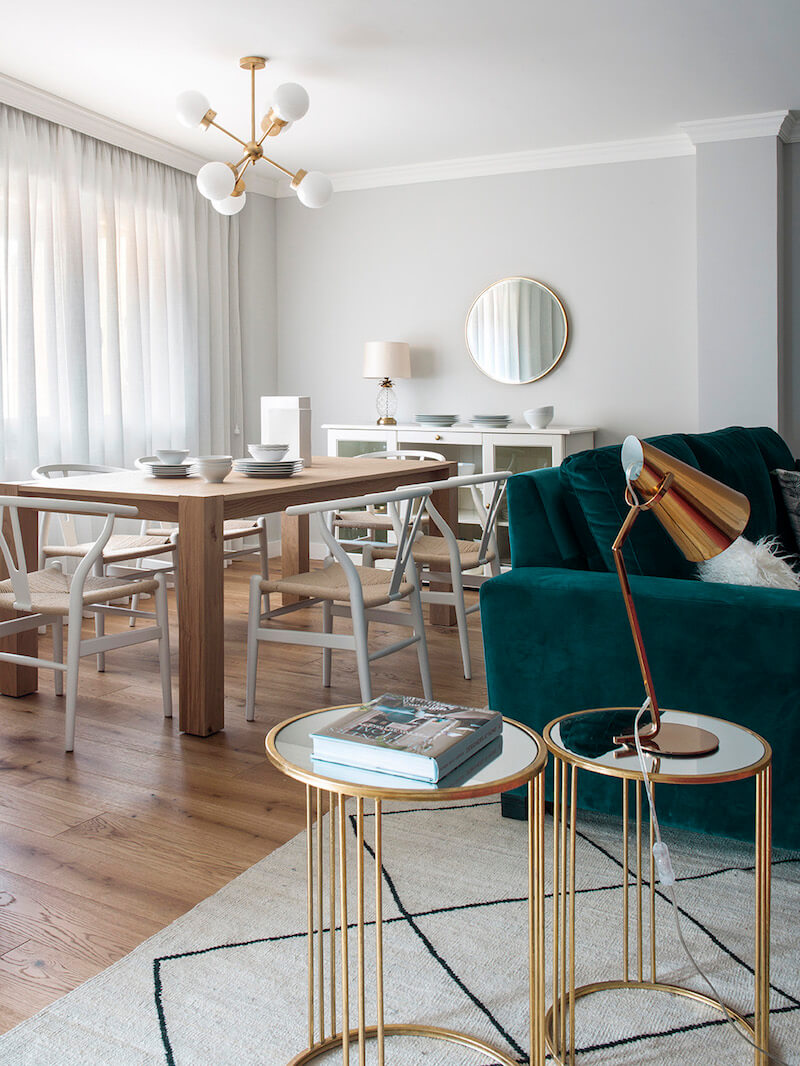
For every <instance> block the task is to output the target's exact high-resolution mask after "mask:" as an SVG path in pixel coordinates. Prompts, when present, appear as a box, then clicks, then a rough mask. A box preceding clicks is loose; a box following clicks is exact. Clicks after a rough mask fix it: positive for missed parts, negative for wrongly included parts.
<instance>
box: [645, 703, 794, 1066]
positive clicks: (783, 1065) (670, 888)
mask: <svg viewBox="0 0 800 1066" xmlns="http://www.w3.org/2000/svg"><path fill="white" fill-rule="evenodd" d="M649 707H650V697H649V696H648V697H647V699H646V700H645V701H644V703H643V704H642V706H641V707H640V708H639V713H638V714H637V715H636V719H635V721H634V723H633V734H634V739H635V741H636V754H637V756H638V757H639V767H640V769H641V771H642V780H643V781H644V790H645V794H646V796H647V805H648V807H649V808H650V815H651V817H652V819H653V830H654V833H655V839H656V842H655V844H654V845H653V858H654V859H655V864H656V870H657V871H658V880H659V881H660V883H661V884H662V885H663V886H664V888H665V890H666V892H667V895H668V896H669V899H670V901H671V903H672V912H673V915H674V917H675V930H676V932H677V934H678V940H679V941H680V945H681V947H682V948H683V950H684V953H685V954H686V957H687V958H688V960H689V962H690V963H691V964H692V966H693V967H694V970H695V972H696V973H697V975H698V977H700V979H701V980H702V981H704V982H705V984H706V985H707V986H708V988H709V989H710V990H711V995H712V997H713V999H715V1000H716V1001H717V1004H718V1005H719V1008H720V1010H721V1011H722V1013H723V1015H724V1017H725V1021H726V1022H728V1024H729V1025H730V1026H731V1028H732V1029H733V1031H734V1032H735V1033H736V1035H737V1036H738V1037H740V1038H741V1039H742V1040H744V1042H745V1043H746V1044H749V1045H750V1047H752V1048H754V1049H755V1050H756V1051H759V1052H761V1054H762V1055H766V1056H767V1058H768V1059H769V1061H770V1062H774V1063H775V1064H776V1066H793V1064H792V1063H789V1062H787V1061H786V1060H785V1059H781V1058H778V1056H777V1055H773V1054H772V1053H771V1052H770V1051H769V1049H768V1048H762V1047H760V1046H759V1045H758V1044H757V1043H756V1042H755V1040H752V1039H751V1038H750V1037H749V1036H748V1035H747V1033H745V1032H744V1031H743V1030H742V1029H741V1027H740V1025H739V1023H738V1021H737V1019H736V1016H735V1015H734V1014H733V1013H732V1012H731V1010H730V1008H729V1007H727V1006H726V1005H725V1003H724V1002H723V1000H722V997H721V996H720V994H719V992H718V991H717V990H716V988H715V987H714V984H713V982H712V981H711V978H710V977H708V976H707V974H706V973H705V972H704V971H703V969H702V968H701V966H700V964H699V963H698V961H697V959H695V957H694V955H693V954H692V953H691V951H690V950H689V946H688V944H687V943H686V941H685V940H684V937H683V930H682V929H681V918H680V911H679V910H678V901H677V898H676V896H675V873H674V871H673V869H672V860H671V859H670V855H669V848H668V847H667V845H666V844H665V843H664V842H663V841H662V839H661V827H660V826H659V824H658V814H657V812H656V805H655V800H654V799H653V792H652V789H651V786H650V778H649V776H648V774H647V765H646V764H645V758H644V750H643V749H642V742H641V740H640V738H639V719H640V718H641V717H642V715H643V714H644V712H645V711H646V710H648V709H649ZM626 831H627V828H626ZM767 1009H769V1004H768V1005H767ZM794 1066H797V1064H794Z"/></svg>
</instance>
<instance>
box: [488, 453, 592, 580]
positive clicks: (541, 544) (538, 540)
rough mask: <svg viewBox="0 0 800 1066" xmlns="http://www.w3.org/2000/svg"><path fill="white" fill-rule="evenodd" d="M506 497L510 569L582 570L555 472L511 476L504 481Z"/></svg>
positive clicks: (582, 562)
mask: <svg viewBox="0 0 800 1066" xmlns="http://www.w3.org/2000/svg"><path fill="white" fill-rule="evenodd" d="M506 494H507V495H506V498H507V500H508V519H509V522H508V533H509V539H510V541H511V565H512V567H514V566H555V567H567V568H568V569H572V570H585V569H586V567H587V563H586V556H585V555H584V553H583V550H582V548H581V545H580V543H579V541H578V539H577V538H576V536H575V532H574V528H573V524H572V522H571V521H570V515H569V514H568V513H567V510H566V508H565V504H564V493H563V491H562V489H561V484H560V481H559V476H558V469H557V468H555V467H549V468H547V469H544V470H533V471H528V472H527V473H524V474H515V475H514V477H512V478H509V480H508V484H507V487H506Z"/></svg>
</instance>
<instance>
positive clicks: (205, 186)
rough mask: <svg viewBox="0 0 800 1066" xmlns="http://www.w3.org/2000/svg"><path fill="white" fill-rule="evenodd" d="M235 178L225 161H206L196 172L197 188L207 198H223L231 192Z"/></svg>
mask: <svg viewBox="0 0 800 1066" xmlns="http://www.w3.org/2000/svg"><path fill="white" fill-rule="evenodd" d="M235 184H236V178H235V177H234V174H233V171H232V170H231V168H230V167H229V166H228V164H227V163H206V165H205V166H203V167H200V170H199V171H198V172H197V188H198V190H199V191H200V193H201V194H202V195H203V196H205V198H206V199H207V200H224V199H225V198H226V197H228V196H230V194H231V193H232V192H233V187H234V185H235Z"/></svg>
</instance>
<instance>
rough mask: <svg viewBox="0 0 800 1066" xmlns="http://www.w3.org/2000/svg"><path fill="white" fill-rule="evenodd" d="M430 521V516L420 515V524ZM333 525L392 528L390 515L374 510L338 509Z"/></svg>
mask: <svg viewBox="0 0 800 1066" xmlns="http://www.w3.org/2000/svg"><path fill="white" fill-rule="evenodd" d="M429 522H430V516H429V515H427V514H424V515H423V516H422V525H423V526H424V525H427V524H428V523H429ZM333 524H334V526H337V527H339V528H340V529H341V528H344V529H386V530H389V531H391V530H392V529H394V526H393V525H392V519H391V516H390V515H388V514H376V513H375V512H374V511H339V512H338V514H336V515H334V518H333Z"/></svg>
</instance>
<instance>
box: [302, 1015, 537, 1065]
mask: <svg viewBox="0 0 800 1066" xmlns="http://www.w3.org/2000/svg"><path fill="white" fill-rule="evenodd" d="M383 1032H384V1034H385V1035H386V1036H422V1037H426V1038H428V1039H431V1040H445V1041H447V1042H448V1043H450V1044H459V1045H460V1046H461V1047H466V1048H469V1049H470V1051H479V1052H480V1053H481V1054H482V1055H486V1056H487V1058H488V1059H489V1061H491V1062H492V1063H493V1064H494V1063H499V1066H519V1060H518V1059H512V1058H509V1057H508V1055H504V1054H503V1053H502V1052H501V1051H498V1050H497V1048H494V1047H492V1046H491V1045H490V1044H485V1043H484V1042H483V1041H482V1040H476V1039H475V1037H472V1036H467V1034H466V1033H459V1032H456V1031H455V1030H454V1029H440V1028H438V1027H437V1026H434V1025H385V1026H384V1027H383ZM377 1035H378V1027H377V1026H376V1025H370V1026H368V1027H367V1028H366V1029H365V1030H364V1036H365V1038H366V1039H367V1040H374V1039H375V1038H376V1037H377ZM342 1045H343V1037H342V1034H341V1033H339V1034H337V1035H336V1036H331V1037H328V1039H327V1040H323V1041H322V1042H321V1043H319V1044H315V1045H314V1047H312V1048H306V1050H305V1051H301V1052H300V1054H299V1055H296V1056H295V1057H294V1058H293V1059H292V1060H291V1062H290V1063H289V1066H305V1063H308V1062H316V1061H317V1060H318V1059H320V1058H321V1057H322V1056H323V1055H327V1054H328V1052H329V1051H334V1050H335V1049H336V1048H340V1047H342ZM357 1047H358V1029H351V1030H350V1050H351V1051H354V1050H355V1049H356V1048H357Z"/></svg>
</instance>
